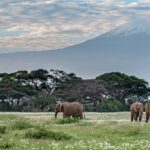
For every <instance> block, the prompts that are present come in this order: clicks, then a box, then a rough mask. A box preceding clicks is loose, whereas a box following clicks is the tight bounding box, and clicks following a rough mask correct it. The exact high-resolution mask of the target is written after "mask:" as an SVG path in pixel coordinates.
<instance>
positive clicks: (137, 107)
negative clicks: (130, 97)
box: [130, 101, 143, 121]
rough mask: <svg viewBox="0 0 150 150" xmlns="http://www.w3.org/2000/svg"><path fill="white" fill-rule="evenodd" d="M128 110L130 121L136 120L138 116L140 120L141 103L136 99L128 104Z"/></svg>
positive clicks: (141, 112)
mask: <svg viewBox="0 0 150 150" xmlns="http://www.w3.org/2000/svg"><path fill="white" fill-rule="evenodd" d="M130 112H131V121H133V119H134V120H135V121H137V120H138V118H139V121H141V120H142V115H143V104H142V103H140V102H137V101H136V102H134V103H133V104H131V106H130Z"/></svg>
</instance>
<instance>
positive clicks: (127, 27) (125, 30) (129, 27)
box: [102, 22, 150, 37]
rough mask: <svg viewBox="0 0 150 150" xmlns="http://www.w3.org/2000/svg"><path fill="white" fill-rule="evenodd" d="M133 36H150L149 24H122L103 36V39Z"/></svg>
mask: <svg viewBox="0 0 150 150" xmlns="http://www.w3.org/2000/svg"><path fill="white" fill-rule="evenodd" d="M135 34H150V22H136V23H135V22H134V23H131V24H124V25H122V26H120V27H118V28H116V29H113V30H111V31H110V32H107V33H105V34H103V35H102V36H103V37H110V36H128V35H135Z"/></svg>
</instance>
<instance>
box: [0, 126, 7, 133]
mask: <svg viewBox="0 0 150 150" xmlns="http://www.w3.org/2000/svg"><path fill="white" fill-rule="evenodd" d="M5 132H6V126H0V134H4V133H5Z"/></svg>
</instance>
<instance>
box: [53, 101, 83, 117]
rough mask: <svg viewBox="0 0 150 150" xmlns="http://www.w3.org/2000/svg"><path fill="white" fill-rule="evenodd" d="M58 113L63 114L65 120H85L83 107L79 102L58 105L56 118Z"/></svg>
mask: <svg viewBox="0 0 150 150" xmlns="http://www.w3.org/2000/svg"><path fill="white" fill-rule="evenodd" d="M58 112H63V118H70V117H71V116H72V117H73V118H80V119H83V106H82V105H81V104H80V103H78V102H72V103H67V102H65V103H58V104H56V107H55V118H57V114H58Z"/></svg>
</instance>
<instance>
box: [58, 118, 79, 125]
mask: <svg viewBox="0 0 150 150" xmlns="http://www.w3.org/2000/svg"><path fill="white" fill-rule="evenodd" d="M79 121H80V120H79V119H77V118H64V119H61V120H58V121H57V123H58V124H71V123H79Z"/></svg>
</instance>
